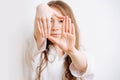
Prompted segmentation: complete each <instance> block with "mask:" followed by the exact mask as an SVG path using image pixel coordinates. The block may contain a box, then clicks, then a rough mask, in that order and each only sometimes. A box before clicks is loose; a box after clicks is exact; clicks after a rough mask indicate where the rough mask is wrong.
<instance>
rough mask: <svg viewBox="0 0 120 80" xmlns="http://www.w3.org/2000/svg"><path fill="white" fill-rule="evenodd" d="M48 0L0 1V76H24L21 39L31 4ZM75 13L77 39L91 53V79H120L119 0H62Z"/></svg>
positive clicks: (14, 79)
mask: <svg viewBox="0 0 120 80" xmlns="http://www.w3.org/2000/svg"><path fill="white" fill-rule="evenodd" d="M48 1H49V0H1V1H0V80H24V77H23V67H22V57H23V51H24V45H25V41H26V40H27V39H28V37H29V36H30V35H32V33H33V28H34V27H33V25H34V24H33V23H34V17H35V7H36V6H37V5H38V4H39V3H42V2H44V3H45V2H48ZM65 2H67V3H68V4H69V5H70V6H71V8H72V9H73V12H74V14H75V17H76V19H77V23H78V25H79V28H80V33H81V42H82V45H84V47H85V49H86V51H87V52H88V53H89V54H90V55H92V56H94V60H95V61H94V62H95V63H94V64H95V65H94V67H95V80H120V76H119V74H120V69H119V68H120V62H119V61H120V58H119V57H120V0H65Z"/></svg>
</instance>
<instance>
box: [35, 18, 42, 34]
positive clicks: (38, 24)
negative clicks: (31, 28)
mask: <svg viewBox="0 0 120 80" xmlns="http://www.w3.org/2000/svg"><path fill="white" fill-rule="evenodd" d="M36 24H37V25H36V26H37V28H38V31H39V33H40V35H41V34H42V31H41V29H40V20H39V19H38V20H37V21H36Z"/></svg>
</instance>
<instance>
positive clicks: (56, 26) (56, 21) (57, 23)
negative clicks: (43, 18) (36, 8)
mask: <svg viewBox="0 0 120 80" xmlns="http://www.w3.org/2000/svg"><path fill="white" fill-rule="evenodd" d="M52 11H53V15H52V16H51V34H50V35H51V36H53V37H55V38H58V39H60V38H61V34H62V25H63V19H60V18H58V17H57V16H63V14H62V13H61V12H60V11H59V10H58V9H56V8H52ZM56 15H57V16H56Z"/></svg>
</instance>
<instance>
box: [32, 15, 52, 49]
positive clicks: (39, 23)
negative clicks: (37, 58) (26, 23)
mask: <svg viewBox="0 0 120 80" xmlns="http://www.w3.org/2000/svg"><path fill="white" fill-rule="evenodd" d="M49 34H50V19H49V18H45V17H39V18H36V19H35V25H34V38H35V40H36V43H37V47H38V49H40V47H41V46H43V44H44V42H45V41H46V39H47V38H48V36H49Z"/></svg>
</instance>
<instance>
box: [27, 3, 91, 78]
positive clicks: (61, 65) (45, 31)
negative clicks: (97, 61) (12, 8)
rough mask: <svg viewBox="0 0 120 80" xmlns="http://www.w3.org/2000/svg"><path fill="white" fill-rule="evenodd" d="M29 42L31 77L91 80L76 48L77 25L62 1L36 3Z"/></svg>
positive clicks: (77, 47)
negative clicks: (32, 29)
mask: <svg viewBox="0 0 120 80" xmlns="http://www.w3.org/2000/svg"><path fill="white" fill-rule="evenodd" d="M30 43H33V45H32V46H33V48H30V50H29V54H30V56H29V58H30V59H31V60H32V61H31V62H32V75H29V76H32V77H31V80H93V73H92V72H91V70H90V65H89V60H88V57H87V56H86V54H85V53H84V52H83V51H82V48H81V47H79V46H80V45H79V32H78V26H77V24H76V21H75V18H74V15H73V13H72V10H71V8H70V7H69V6H68V5H67V4H66V3H65V2H63V1H50V2H49V3H48V4H40V5H38V6H37V9H36V17H35V26H34V37H33V40H32V42H30ZM29 61H30V60H29ZM30 74H31V73H30ZM29 80H30V79H29Z"/></svg>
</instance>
